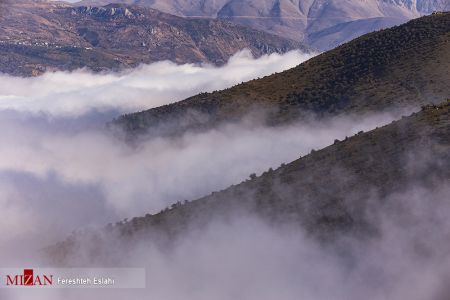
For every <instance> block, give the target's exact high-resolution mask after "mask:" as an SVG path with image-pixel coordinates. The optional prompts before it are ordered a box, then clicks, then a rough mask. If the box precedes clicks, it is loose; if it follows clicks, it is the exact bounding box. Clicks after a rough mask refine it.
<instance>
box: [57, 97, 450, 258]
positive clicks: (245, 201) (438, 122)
mask: <svg viewBox="0 0 450 300" xmlns="http://www.w3.org/2000/svg"><path fill="white" fill-rule="evenodd" d="M251 177H252V178H251V180H247V181H245V182H243V183H241V184H238V185H235V186H231V187H229V188H228V189H226V190H223V191H220V192H217V193H212V194H211V195H209V196H206V197H203V198H201V199H198V200H195V201H192V202H189V201H186V202H185V203H176V204H174V205H172V207H171V208H170V209H166V210H164V211H162V212H160V213H158V214H155V215H149V214H148V215H146V216H144V217H138V218H133V219H132V220H130V221H126V222H119V223H117V224H115V225H109V226H108V227H106V228H105V229H102V230H101V231H100V232H93V231H90V232H85V233H80V234H74V235H72V236H71V237H70V238H68V239H67V240H66V241H64V242H62V243H59V244H58V245H56V246H54V247H51V248H50V249H49V251H50V253H51V254H52V257H53V258H58V260H59V262H60V263H69V264H70V260H71V257H72V255H74V256H76V255H78V254H80V253H88V256H89V255H91V256H92V257H91V259H93V261H96V262H98V260H96V258H99V257H102V256H103V255H105V254H107V253H109V252H110V250H111V249H116V248H115V247H111V243H113V244H114V243H116V244H115V245H116V246H117V243H122V242H124V241H125V242H126V244H127V245H128V246H130V247H133V243H131V242H132V241H142V240H143V239H148V238H150V239H158V240H159V241H161V240H163V241H164V240H166V241H167V240H168V241H170V239H171V238H173V237H175V236H178V235H180V234H183V232H186V231H187V230H188V229H189V228H191V229H192V228H196V226H204V225H205V224H207V223H208V222H209V221H211V220H218V219H221V218H225V219H228V218H230V217H232V216H233V215H234V216H235V215H238V214H242V213H251V214H256V215H257V216H259V217H261V218H263V219H264V220H266V221H268V222H270V223H273V224H277V225H280V224H287V223H289V224H297V225H299V226H302V228H304V229H306V232H308V233H309V234H310V235H311V236H313V237H315V238H319V239H320V240H324V241H330V240H333V239H336V238H337V237H339V236H340V234H351V235H353V236H356V237H358V236H359V237H368V236H370V235H371V234H376V233H377V230H378V229H379V228H377V227H376V226H375V224H373V223H372V221H373V220H372V219H371V217H373V216H374V214H375V211H374V209H375V208H381V207H390V205H392V204H394V203H390V202H389V201H392V200H389V199H390V197H391V196H392V195H394V194H401V193H403V192H407V191H409V190H410V189H411V188H419V187H423V188H431V189H432V188H433V187H434V186H435V185H436V184H438V183H439V182H448V180H449V179H450V101H446V102H444V103H443V104H441V105H437V106H435V105H430V106H426V107H423V109H422V111H421V112H419V113H414V114H413V115H411V116H409V117H406V118H402V119H401V120H399V121H395V122H393V123H391V124H389V125H386V126H384V127H382V128H377V129H375V130H372V131H370V132H368V133H362V132H361V133H359V134H357V135H355V136H353V137H350V138H346V139H345V140H344V141H335V143H334V145H331V146H329V147H326V148H324V149H322V150H320V151H313V152H312V153H311V154H309V155H307V156H305V157H302V158H299V159H298V160H296V161H293V162H291V163H289V164H287V165H282V166H281V167H280V168H278V169H276V170H271V169H270V170H268V171H267V172H264V173H263V174H262V175H261V176H259V177H257V176H255V175H253V176H251ZM393 199H395V197H394V198H393ZM407 201H413V200H407ZM406 205H408V203H406ZM86 241H88V242H87V243H85V242H86ZM84 247H86V248H84ZM84 251H87V252H84Z"/></svg>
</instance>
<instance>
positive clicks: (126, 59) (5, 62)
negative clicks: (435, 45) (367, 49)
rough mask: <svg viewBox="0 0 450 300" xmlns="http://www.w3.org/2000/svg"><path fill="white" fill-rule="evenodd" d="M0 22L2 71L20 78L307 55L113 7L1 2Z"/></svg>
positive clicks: (247, 34)
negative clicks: (248, 55) (245, 53)
mask: <svg viewBox="0 0 450 300" xmlns="http://www.w3.org/2000/svg"><path fill="white" fill-rule="evenodd" d="M0 25H1V26H0V72H3V73H8V74H12V75H18V76H29V75H39V74H41V73H43V72H44V71H45V70H73V69H77V68H82V67H88V68H90V69H92V70H94V71H102V70H120V69H123V68H128V67H135V66H137V65H139V64H140V63H151V62H155V61H161V60H171V61H174V62H176V63H201V62H203V63H213V64H218V65H220V64H223V63H225V62H227V61H228V59H229V58H230V57H231V56H232V55H233V54H235V53H236V52H238V51H240V50H243V49H250V50H251V52H252V53H253V55H254V56H256V57H258V56H261V55H263V54H270V53H284V52H287V51H290V50H294V49H300V50H304V51H309V50H308V48H307V47H304V46H303V45H302V44H301V43H299V42H296V41H292V40H288V39H285V38H282V37H279V36H275V35H271V34H268V33H265V32H261V31H257V30H254V29H249V28H246V27H243V26H239V25H236V24H233V23H230V22H226V21H221V20H211V19H209V20H207V19H195V18H189V19H187V18H181V17H177V16H173V15H169V14H166V13H162V12H160V11H157V10H154V9H150V8H143V7H136V6H126V5H118V4H114V5H108V6H105V7H86V6H84V7H73V6H71V5H69V4H67V3H62V2H49V1H30V0H28V1H27V0H21V1H6V2H5V1H2V2H1V3H0Z"/></svg>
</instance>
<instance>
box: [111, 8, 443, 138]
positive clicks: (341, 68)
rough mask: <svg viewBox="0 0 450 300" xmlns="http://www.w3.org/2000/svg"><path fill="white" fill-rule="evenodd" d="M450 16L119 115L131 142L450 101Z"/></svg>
mask: <svg viewBox="0 0 450 300" xmlns="http://www.w3.org/2000/svg"><path fill="white" fill-rule="evenodd" d="M449 40H450V13H444V14H439V15H432V16H427V17H422V18H420V19H416V20H413V21H410V22H408V23H407V24H405V25H401V26H398V27H394V28H391V29H387V30H382V31H379V32H376V33H371V34H367V35H365V36H362V37H360V38H357V39H355V40H353V41H351V42H349V43H347V44H345V45H343V46H341V47H338V48H336V49H334V50H331V51H328V52H326V53H323V54H321V55H319V56H317V57H314V58H312V59H310V60H309V61H306V62H305V63H303V64H301V65H299V66H297V67H295V68H293V69H291V70H288V71H285V72H282V73H278V74H274V75H271V76H267V77H264V78H262V79H257V80H252V81H249V82H246V83H243V84H239V85H237V86H234V87H232V88H229V89H226V90H223V91H218V92H213V93H203V94H199V95H197V96H194V97H191V98H188V99H186V100H184V101H180V102H177V103H173V104H170V105H165V106H162V107H158V108H154V109H150V110H147V111H143V112H138V113H133V114H128V115H124V116H121V117H119V118H118V119H116V120H115V121H114V122H113V123H112V124H114V125H117V126H118V127H119V128H123V129H125V131H126V132H127V133H128V134H129V135H131V136H133V135H137V134H142V133H147V134H169V135H170V134H180V133H183V132H185V131H186V130H190V129H201V128H212V127H214V126H216V125H218V124H220V123H222V122H230V121H238V120H241V119H242V118H243V117H244V116H246V115H248V114H252V113H255V111H256V112H264V113H265V114H266V115H267V122H268V124H270V125H279V124H284V123H288V122H291V121H294V120H297V119H299V118H303V117H305V116H310V115H311V114H314V115H316V116H319V117H325V116H331V115H337V114H341V113H347V112H351V113H356V114H361V113H366V112H376V111H383V110H387V109H394V108H399V109H405V108H407V107H412V108H414V107H416V108H417V107H419V106H420V105H422V104H425V103H429V102H434V103H436V102H439V101H441V100H442V99H446V98H447V97H448V96H449V95H450V85H449V84H448V82H449V80H450V42H449Z"/></svg>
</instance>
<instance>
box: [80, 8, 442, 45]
mask: <svg viewBox="0 0 450 300" xmlns="http://www.w3.org/2000/svg"><path fill="white" fill-rule="evenodd" d="M111 2H119V3H128V4H137V5H141V6H148V7H154V8H157V9H159V10H162V11H165V12H168V13H172V14H175V15H181V16H202V17H210V18H222V19H228V20H232V21H233V22H236V23H239V24H243V25H245V26H250V27H253V28H256V29H258V30H265V31H267V32H270V33H274V34H277V35H281V36H284V37H287V38H290V39H295V40H298V41H304V42H308V43H309V44H310V45H311V46H312V47H315V48H319V49H320V50H329V49H332V48H334V47H336V46H338V45H340V44H342V43H344V42H347V41H349V40H351V39H352V38H355V35H354V31H353V30H352V29H351V28H345V27H343V28H341V30H340V31H339V34H335V33H332V32H330V29H331V28H333V27H335V26H338V25H340V24H344V23H348V22H352V21H359V28H358V30H359V31H361V33H362V34H365V33H368V32H372V31H375V30H379V29H383V28H387V27H391V26H394V25H399V24H401V23H404V22H406V21H408V20H410V19H413V18H417V17H420V16H421V15H424V14H430V13H432V12H433V11H437V10H450V5H449V3H447V2H446V1H445V0H418V1H415V0H398V1H397V0H376V1H369V2H368V1H359V0H352V1H345V2H344V1H339V0H332V1H329V0H294V1H292V0H244V1H241V0H239V1H236V0H206V1H195V0H194V1H192V0H170V1H166V0H151V1H150V0H84V1H82V2H80V3H83V4H86V5H90V4H95V3H100V4H106V3H111ZM372 18H380V19H381V20H382V21H381V22H375V23H373V22H371V21H370V19H372ZM335 28H336V27H335ZM324 31H328V34H327V35H326V36H325V35H322V36H320V38H318V33H319V32H324Z"/></svg>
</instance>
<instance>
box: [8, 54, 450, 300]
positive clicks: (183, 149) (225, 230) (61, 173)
mask: <svg viewBox="0 0 450 300" xmlns="http://www.w3.org/2000/svg"><path fill="white" fill-rule="evenodd" d="M307 58H308V56H305V55H303V54H300V53H297V52H293V53H288V54H285V55H270V56H265V57H262V58H259V59H253V58H251V57H249V55H248V53H247V52H243V53H239V54H237V55H236V56H235V57H233V58H232V59H231V60H230V62H229V63H228V64H227V65H225V66H224V67H220V68H217V67H212V66H195V65H181V66H177V65H175V64H172V63H169V62H161V63H156V64H152V65H148V66H141V67H139V68H137V69H136V70H131V71H127V72H123V73H117V74H92V73H90V72H87V71H85V70H79V71H75V72H73V73H64V72H57V73H47V74H45V75H43V76H40V77H37V78H14V77H10V76H5V75H2V76H1V78H0V128H1V130H2V137H1V139H0V206H1V207H2V210H1V211H0V263H1V264H2V266H4V267H23V266H24V265H26V266H29V265H30V264H31V265H33V264H36V267H39V266H40V265H39V264H41V263H42V262H41V260H40V257H39V252H38V250H40V249H42V248H43V247H45V246H47V245H50V244H53V243H55V242H57V241H60V240H63V239H64V238H65V237H66V236H68V235H69V234H70V232H71V231H72V230H78V229H82V228H89V227H94V228H95V227H103V226H104V225H106V224H107V223H109V222H116V221H119V220H121V219H124V218H131V217H135V216H142V215H145V214H146V213H156V212H158V211H160V210H162V209H164V208H166V207H167V206H170V205H171V204H173V203H176V202H177V201H183V200H193V199H196V198H199V197H201V196H204V195H207V194H210V193H211V192H214V191H218V190H222V189H225V188H226V187H228V186H230V185H232V184H237V183H239V182H241V181H243V180H246V179H247V178H248V177H249V175H250V174H251V173H256V174H258V175H259V174H261V173H262V172H264V171H266V170H268V169H269V168H277V167H278V166H279V165H280V164H282V163H288V162H290V161H293V160H295V159H297V158H299V157H300V156H303V155H306V154H308V153H309V152H310V151H311V150H312V149H320V148H323V147H326V146H328V145H331V144H333V142H334V140H335V139H344V138H345V137H346V136H352V135H354V134H356V133H357V132H359V131H361V130H363V131H367V130H371V129H373V128H375V127H377V126H382V125H385V124H388V123H389V122H391V121H393V120H395V119H398V118H399V117H401V116H402V115H404V114H407V113H409V112H410V111H411V110H412V108H405V111H392V112H385V113H377V114H371V115H364V116H361V115H359V116H354V115H342V116H339V117H335V118H330V119H327V120H314V119H310V120H308V122H305V121H304V122H302V121H299V122H297V123H295V124H290V125H286V126H282V127H281V126H280V127H266V126H264V125H263V124H264V122H262V120H255V119H253V118H248V119H244V120H242V122H239V123H230V124H223V125H221V126H219V127H218V128H215V129H211V130H207V131H203V132H187V133H185V134H183V135H182V136H178V137H153V138H151V139H144V140H142V141H140V143H139V144H138V145H129V144H127V143H125V142H124V141H123V140H121V139H119V138H117V137H116V136H115V135H114V134H113V133H112V132H110V131H108V129H107V128H106V127H105V123H106V122H107V121H110V120H111V119H112V118H113V117H115V116H117V115H118V114H121V113H127V112H132V111H137V110H143V109H148V108H152V107H156V106H160V105H163V104H167V103H171V102H174V101H177V100H181V99H184V98H186V97H188V96H191V95H194V94H196V93H198V92H203V91H213V90H217V89H222V88H225V87H229V86H231V85H233V84H236V83H239V82H241V81H246V80H249V79H251V78H256V77H262V76H265V75H268V74H271V73H273V72H279V71H282V70H284V69H287V68H290V67H293V66H295V65H296V64H298V63H300V62H302V61H303V60H305V59H307ZM416 163H417V162H416ZM299 197H301V195H299ZM388 198H389V199H390V200H388V201H386V203H392V205H387V206H382V207H375V208H371V210H370V215H371V216H373V220H372V221H373V222H374V223H375V224H377V228H379V230H380V232H379V234H378V235H377V236H376V237H374V238H371V239H367V240H359V239H355V238H353V237H352V236H342V237H340V238H339V239H338V240H336V241H334V242H333V243H334V244H333V245H332V246H331V247H330V245H328V246H326V247H325V246H324V245H322V244H321V243H319V242H318V241H317V240H315V239H314V238H312V237H311V236H309V235H308V233H307V232H303V231H302V229H301V228H299V227H294V226H289V225H286V226H280V227H276V226H272V225H269V224H267V223H266V222H265V221H264V220H261V219H260V218H259V217H258V216H256V215H254V214H252V213H251V212H249V213H247V214H245V215H241V216H236V217H235V218H233V219H231V220H215V221H212V222H211V223H208V225H207V226H205V227H202V228H197V229H196V230H191V231H190V232H188V233H187V234H186V235H184V236H182V237H179V239H178V240H177V242H176V243H175V247H173V248H171V249H164V248H161V247H160V246H158V245H156V244H154V243H152V241H145V240H144V241H141V242H139V243H137V245H136V247H135V248H134V249H133V250H132V251H131V252H128V251H125V250H124V249H122V248H121V246H120V245H119V246H117V248H116V249H115V252H116V253H115V254H116V255H118V256H119V257H120V256H121V257H123V260H122V261H120V262H118V263H120V264H121V265H128V266H134V267H145V268H146V271H147V288H146V289H145V290H32V291H26V290H23V289H19V290H9V291H6V290H1V291H0V296H2V299H11V300H16V299H17V300H19V299H30V297H32V299H62V298H64V299H97V298H99V297H106V296H107V297H108V298H110V299H124V298H126V299H170V300H171V299H196V300H201V299H217V300H221V299H236V298H237V299H261V300H264V299H286V300H288V299H320V300H321V299H361V298H369V299H424V298H426V299H445V297H446V295H447V294H448V291H447V290H446V288H447V286H446V285H445V282H448V278H449V277H448V276H449V275H450V274H449V273H448V271H447V270H448V269H449V268H448V266H449V263H450V259H449V257H448V251H449V250H450V249H448V245H447V244H446V243H445V240H446V238H448V236H449V234H450V224H449V221H448V220H447V219H446V215H448V212H450V208H449V207H448V206H449V204H448V203H447V201H445V199H448V198H449V189H448V185H447V184H446V183H445V182H436V184H435V185H434V186H433V188H430V187H420V186H415V185H414V184H413V183H411V186H409V187H408V188H406V189H405V192H403V193H401V194H395V195H390V196H389V197H388ZM373 202H374V203H376V202H377V199H374V200H373ZM343 249H344V250H343ZM337 250H339V251H337ZM105 260H107V259H105ZM83 263H85V262H83V259H82V258H81V256H80V265H82V264H83Z"/></svg>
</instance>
